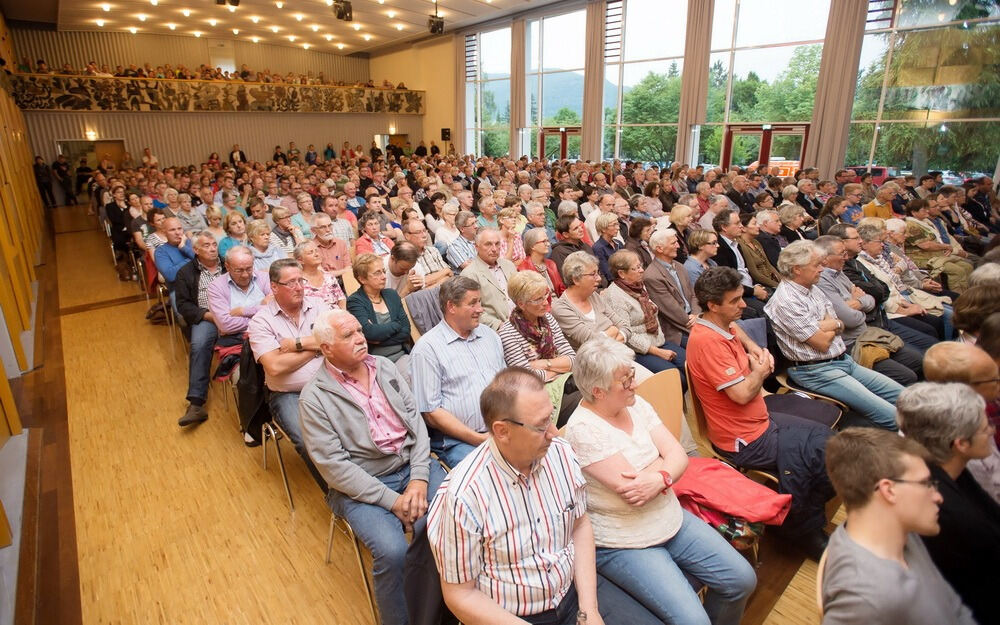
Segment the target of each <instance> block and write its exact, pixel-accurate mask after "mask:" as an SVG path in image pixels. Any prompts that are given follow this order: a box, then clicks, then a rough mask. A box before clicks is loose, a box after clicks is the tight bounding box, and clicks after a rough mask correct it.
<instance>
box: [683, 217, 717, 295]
mask: <svg viewBox="0 0 1000 625" xmlns="http://www.w3.org/2000/svg"><path fill="white" fill-rule="evenodd" d="M688 246H689V248H690V249H691V255H690V256H688V257H687V260H685V261H684V268H685V269H687V272H688V278H690V279H691V288H694V283H695V282H697V281H698V278H699V277H700V276H701V274H703V273H705V271H706V270H708V269H711V268H712V267H718V266H719V265H718V263H716V262H715V261H714V260H712V257H714V256H715V255H716V254H717V253H718V252H719V235H717V234H716V233H715V232H713V231H712V230H695V231H694V232H692V233H691V237H690V241H688Z"/></svg>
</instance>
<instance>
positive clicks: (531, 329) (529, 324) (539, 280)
mask: <svg viewBox="0 0 1000 625" xmlns="http://www.w3.org/2000/svg"><path fill="white" fill-rule="evenodd" d="M543 233H544V231H543ZM507 293H508V294H509V295H510V298H511V300H512V301H513V302H514V310H512V311H511V313H510V318H509V319H508V320H507V321H505V322H504V323H503V325H501V326H500V330H499V334H500V342H501V343H502V344H503V357H504V360H505V361H506V362H507V365H508V366H510V367H525V368H527V369H530V370H531V371H532V372H533V373H534V374H535V375H537V376H538V377H539V378H540V379H541V380H542V382H544V383H545V389H546V390H547V391H548V393H549V397H551V399H552V405H553V406H554V410H553V413H552V414H553V416H554V417H555V416H556V415H559V418H558V419H556V426H557V427H561V426H562V425H563V424H565V422H566V420H567V419H568V418H569V415H570V413H572V412H573V410H574V409H575V408H576V405H577V403H579V401H580V397H579V396H578V395H576V394H575V389H576V387H575V386H573V385H572V383H571V382H569V377H570V371H571V370H572V369H573V358H574V357H575V356H576V353H575V352H574V351H573V348H572V347H571V346H570V344H569V342H568V341H567V340H566V337H565V336H564V335H563V333H562V330H561V329H560V328H559V324H558V323H557V322H556V320H555V317H553V316H552V315H551V314H550V313H549V300H550V297H551V292H550V290H549V285H548V283H547V282H546V280H545V278H543V277H542V276H541V274H539V273H538V272H537V271H519V272H518V273H515V274H514V275H513V276H511V277H510V280H508V281H507Z"/></svg>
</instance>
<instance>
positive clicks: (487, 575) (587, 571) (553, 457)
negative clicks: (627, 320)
mask: <svg viewBox="0 0 1000 625" xmlns="http://www.w3.org/2000/svg"><path fill="white" fill-rule="evenodd" d="M480 405H481V409H482V413H483V419H484V420H485V422H486V426H487V428H488V430H489V433H490V437H489V438H488V439H487V443H486V444H485V445H480V446H479V447H478V448H476V449H475V451H473V452H472V453H471V454H470V455H468V456H467V457H466V458H465V460H463V461H462V462H460V463H459V464H458V465H457V466H455V467H454V468H453V469H452V471H451V473H450V475H449V476H448V478H447V479H446V480H445V481H444V483H443V484H442V485H441V489H440V491H439V492H438V496H437V497H436V498H435V499H434V501H433V502H432V504H431V507H430V511H429V512H428V521H427V528H428V539H429V541H430V544H431V550H432V551H433V553H434V559H435V561H436V562H437V567H438V571H439V572H440V574H441V589H442V592H443V594H444V599H445V602H446V603H447V604H448V607H449V609H450V610H451V611H452V613H454V615H455V616H456V617H458V618H459V619H460V620H461V621H462V622H463V623H465V624H466V625H478V624H482V625H487V624H489V625H497V624H504V623H522V624H523V623H547V624H548V623H551V624H559V625H563V624H565V625H573V624H580V623H583V624H585V625H594V624H597V625H603V624H604V623H605V622H606V621H605V620H606V619H607V623H609V625H610V624H611V623H621V624H622V625H625V624H628V625H638V624H646V623H650V624H652V623H659V622H660V621H659V620H657V619H656V618H655V617H653V616H652V615H651V614H650V613H649V612H648V611H647V610H646V609H645V608H643V607H642V606H641V605H639V604H638V603H637V602H636V601H635V600H634V599H632V598H631V597H630V596H628V595H627V594H625V593H624V592H623V591H622V590H621V589H620V588H618V587H617V586H615V585H614V584H612V583H610V582H609V581H608V580H606V579H603V578H599V577H598V575H597V572H596V569H595V564H594V534H593V530H592V529H591V526H590V519H589V518H588V517H587V515H586V514H585V512H586V507H587V493H586V482H585V480H584V477H583V473H582V472H581V470H580V465H579V463H578V462H577V460H576V456H575V455H574V454H573V450H572V448H571V447H570V446H569V444H568V443H566V442H565V441H564V440H562V439H561V438H556V436H557V434H558V432H557V431H556V428H555V424H554V423H553V422H552V418H551V414H552V401H551V400H550V399H549V395H548V393H547V392H546V391H545V388H544V386H543V385H542V382H541V381H540V380H539V379H538V378H537V377H536V376H535V375H534V374H533V373H531V371H529V370H527V369H523V368H519V367H510V368H507V369H504V370H503V371H501V372H500V373H498V374H497V376H496V378H494V380H493V381H492V382H491V383H490V384H489V386H487V387H486V389H485V390H484V391H483V393H482V396H481V397H480Z"/></svg>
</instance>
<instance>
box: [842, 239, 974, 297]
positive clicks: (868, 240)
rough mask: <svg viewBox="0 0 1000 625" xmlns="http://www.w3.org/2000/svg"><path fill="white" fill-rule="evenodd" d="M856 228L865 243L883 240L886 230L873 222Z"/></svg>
mask: <svg viewBox="0 0 1000 625" xmlns="http://www.w3.org/2000/svg"><path fill="white" fill-rule="evenodd" d="M855 230H857V231H858V237H859V238H860V239H861V240H862V241H864V242H865V243H871V242H872V241H881V240H882V233H883V232H884V230H883V229H882V228H881V227H880V226H879V225H878V224H872V223H868V224H858V226H857V228H855ZM970 286H971V285H970Z"/></svg>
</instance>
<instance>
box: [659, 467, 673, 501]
mask: <svg viewBox="0 0 1000 625" xmlns="http://www.w3.org/2000/svg"><path fill="white" fill-rule="evenodd" d="M660 475H661V476H662V477H663V490H661V491H660V494H661V495H666V494H667V491H668V490H670V487H671V486H673V485H674V478H672V477H670V474H669V473H667V472H666V471H660Z"/></svg>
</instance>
